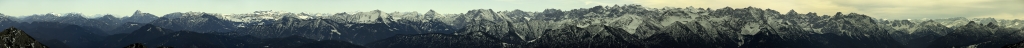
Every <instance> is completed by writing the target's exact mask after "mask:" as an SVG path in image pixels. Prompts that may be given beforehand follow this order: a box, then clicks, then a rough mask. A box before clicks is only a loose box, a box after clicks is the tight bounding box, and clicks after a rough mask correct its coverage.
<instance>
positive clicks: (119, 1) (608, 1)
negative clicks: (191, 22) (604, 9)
mask: <svg viewBox="0 0 1024 48" xmlns="http://www.w3.org/2000/svg"><path fill="white" fill-rule="evenodd" d="M615 4H640V5H644V6H646V7H653V8H660V7H690V6H693V7H704V8H708V7H710V8H713V9H717V8H722V7H726V6H731V7H747V6H753V7H758V8H768V9H774V10H780V11H782V12H785V11H788V10H790V9H792V10H796V11H797V12H800V13H807V12H817V13H824V14H831V13H835V12H843V13H851V12H853V13H859V14H865V15H869V16H872V17H876V18H883V19H922V18H950V17H970V18H983V17H992V18H1000V19H1024V0H0V13H3V14H6V15H11V16H25V15H32V14H45V13H51V12H52V13H70V12H76V13H83V14H86V15H87V16H88V15H93V14H114V15H117V16H127V15H130V14H131V13H132V12H133V11H135V10H141V11H143V12H148V13H153V14H155V15H163V14H167V13H172V12H188V11H199V12H208V13H224V14H235V13H252V12H253V11H262V10H275V11H287V12H307V13H338V12H357V11H371V10H378V9H379V10H381V11H385V12H394V11H399V12H411V11H417V12H420V13H424V12H425V11H427V10H431V9H433V10H435V11H437V12H439V13H465V12H466V11H468V10H472V9H493V10H498V11H501V10H513V9H521V10H524V11H541V10H543V9H548V8H554V9H577V8H589V7H593V6H597V5H615ZM824 14H822V15H824Z"/></svg>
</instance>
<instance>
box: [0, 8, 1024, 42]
mask: <svg viewBox="0 0 1024 48" xmlns="http://www.w3.org/2000/svg"><path fill="white" fill-rule="evenodd" d="M1020 23H1024V20H1019V19H1013V20H1009V19H994V18H963V17H959V18H946V19H907V20H890V19H879V18H873V17H871V16H869V15H864V14H858V13H842V12H837V13H835V14H818V13H816V12H808V13H797V12H796V11H795V10H789V11H788V12H786V13H784V14H783V13H780V12H779V11H776V10H773V9H762V8H756V7H745V8H732V7H724V8H718V9H711V8H694V7H665V8H647V7H644V6H641V5H613V6H594V7H589V8H579V9H566V10H562V9H545V10H543V11H540V12H528V11H522V10H511V11H496V10H491V9H475V10H469V11H467V12H466V13H457V14H441V13H436V12H434V11H433V10H430V11H427V12H425V13H419V12H390V13H389V12H384V11H381V10H373V11H367V12H353V13H348V12H342V13H290V12H280V11H255V12H253V13H246V14H219V13H206V12H175V13H170V14H166V15H163V16H156V15H152V14H150V13H145V12H142V11H140V10H136V11H135V14H133V15H131V16H127V17H115V16H113V15H103V16H101V17H97V18H86V17H83V16H82V15H81V14H78V13H67V14H53V13H51V14H37V15H29V16H8V15H2V14H0V27H12V28H10V29H8V30H12V29H13V28H18V29H17V30H20V31H18V32H22V31H23V33H24V34H27V35H28V36H31V39H34V40H33V41H36V40H38V43H40V44H41V45H47V46H48V47H53V48H70V47H103V48H116V47H125V45H131V46H129V47H140V46H137V45H144V46H141V47H146V46H149V47H186V48H259V47H271V48H293V47H299V48H318V47H333V48H949V47H954V48H970V47H977V48H998V47H1004V46H1005V47H1013V45H1015V44H1016V45H1018V46H1019V44H1018V43H1021V41H1022V40H1024V34H1022V33H1020V32H1024V29H1022V28H1024V26H1022V25H1019V24H1020ZM3 33H17V32H6V31H5V32H3ZM16 36H18V37H19V39H22V38H24V37H27V36H20V35H16ZM5 39H6V38H5Z"/></svg>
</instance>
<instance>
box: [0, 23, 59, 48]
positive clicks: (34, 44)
mask: <svg viewBox="0 0 1024 48" xmlns="http://www.w3.org/2000/svg"><path fill="white" fill-rule="evenodd" d="M0 40H3V41H0V43H2V45H0V47H5V48H49V47H47V46H46V45H43V44H42V43H39V41H36V39H34V38H32V36H29V35H28V34H25V31H21V30H18V29H17V28H14V27H10V28H7V29H4V31H3V32H0Z"/></svg>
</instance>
